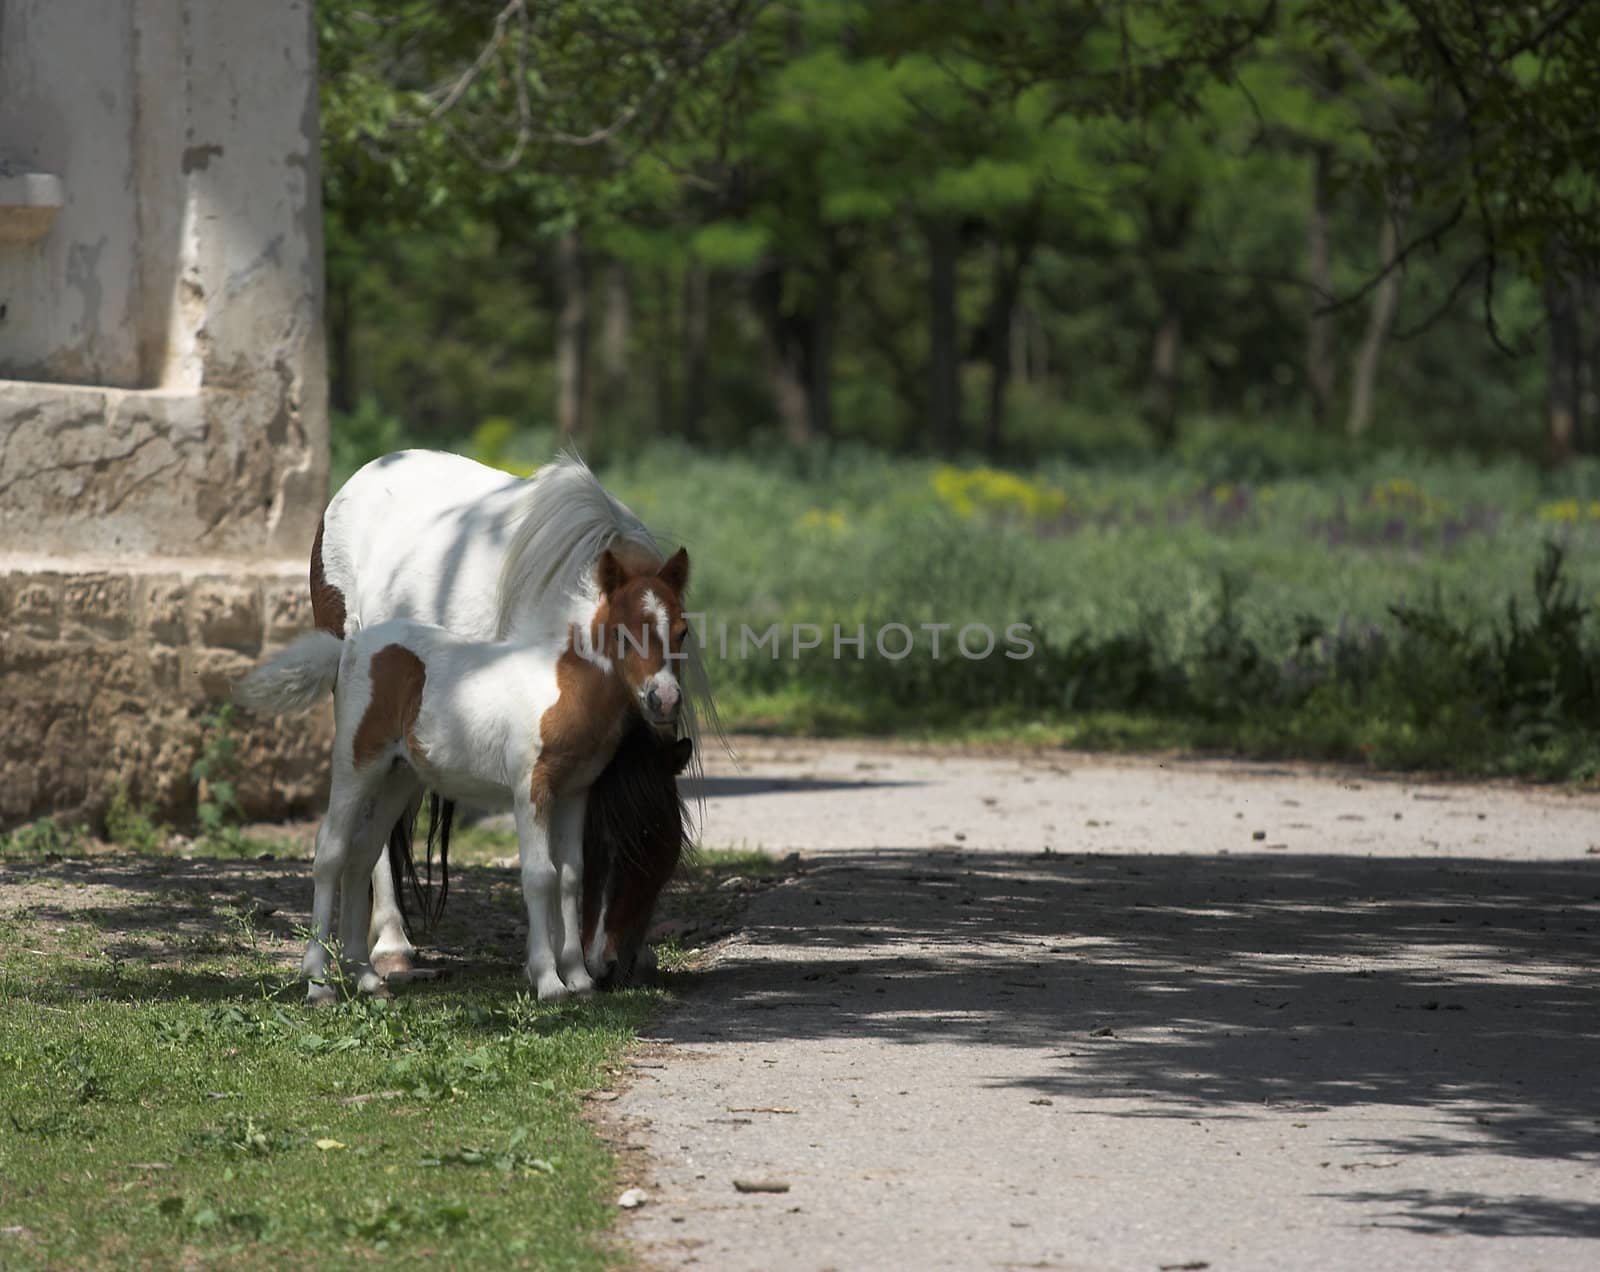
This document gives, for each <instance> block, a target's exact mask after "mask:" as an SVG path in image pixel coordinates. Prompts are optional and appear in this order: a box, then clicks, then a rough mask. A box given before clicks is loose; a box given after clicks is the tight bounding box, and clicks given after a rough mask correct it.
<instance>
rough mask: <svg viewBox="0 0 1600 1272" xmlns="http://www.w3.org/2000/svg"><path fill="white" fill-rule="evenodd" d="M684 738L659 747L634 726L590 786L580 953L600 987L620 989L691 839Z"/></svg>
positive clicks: (650, 735)
mask: <svg viewBox="0 0 1600 1272" xmlns="http://www.w3.org/2000/svg"><path fill="white" fill-rule="evenodd" d="M693 754H694V748H693V745H692V744H691V743H690V741H689V739H688V738H678V739H676V740H674V741H671V742H664V741H661V740H660V739H659V737H658V736H657V735H656V734H655V733H654V731H653V730H650V729H648V728H644V727H637V728H635V729H634V730H633V731H632V732H630V733H629V734H628V735H627V737H625V738H624V739H623V742H622V745H621V746H620V747H619V748H618V749H617V754H616V756H615V757H614V759H613V761H612V763H611V764H609V765H607V766H606V769H605V771H604V772H602V773H601V774H600V777H599V779H598V780H597V781H596V782H595V784H594V785H593V786H591V787H590V788H589V799H588V810H587V814H586V816H585V818H584V825H583V954H584V962H585V963H586V964H587V965H588V968H589V974H590V975H591V976H593V977H594V979H595V983H596V984H598V985H599V986H600V987H601V988H602V989H612V988H616V987H617V986H620V985H625V984H627V983H628V981H629V980H630V979H631V978H632V976H633V974H634V970H635V967H636V965H637V963H638V959H639V954H640V951H641V950H643V948H644V940H645V936H646V934H647V933H648V932H649V930H650V921H651V918H652V917H653V916H654V914H655V908H656V901H657V899H658V898H659V897H660V895H661V890H662V889H663V888H664V887H666V885H667V881H668V880H669V879H671V878H672V874H673V871H674V870H676V869H677V865H678V861H679V859H680V858H681V857H682V855H683V851H684V848H685V845H686V843H687V841H688V835H687V822H686V818H687V814H686V810H685V809H684V806H683V801H682V800H681V799H680V798H679V796H678V784H677V776H678V774H679V773H681V772H683V770H684V768H685V767H687V765H688V763H689V761H690V759H691V758H692V756H693Z"/></svg>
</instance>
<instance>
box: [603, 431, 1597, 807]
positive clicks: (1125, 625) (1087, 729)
mask: <svg viewBox="0 0 1600 1272" xmlns="http://www.w3.org/2000/svg"><path fill="white" fill-rule="evenodd" d="M1223 440H1224V441H1226V442H1227V443H1228V444H1226V445H1224V444H1218V445H1216V446H1214V447H1213V448H1211V449H1209V450H1205V451H1201V452H1196V453H1194V454H1179V455H1177V456H1173V457H1171V458H1167V459H1150V458H1148V457H1142V458H1139V459H1137V460H1134V461H1121V460H1117V459H1114V458H1113V459H1101V460H1100V461H1098V462H1095V463H1093V464H1074V463H1068V462H1056V463H1052V464H1046V465H1041V466H1039V467H1038V468H1036V469H1034V470H1033V471H1030V472H1028V473H1025V474H1017V473H1010V472H1002V471H995V470H991V469H986V468H982V467H978V466H973V465H966V466H947V465H940V464H937V463H934V462H932V461H915V460H897V459H890V458H887V457H884V456H882V455H881V454H877V453H874V452H870V451H862V450H840V451H835V452H833V453H831V454H824V453H812V454H809V455H803V456H794V455H790V454H787V453H783V452H774V453H771V454H764V455H756V456H750V457H746V458H734V457H710V456H706V455H702V454H697V453H694V452H691V451H688V450H685V449H681V448H676V447H672V446H657V447H654V448H651V449H650V450H648V451H647V452H645V453H642V454H640V455H638V456H635V457H633V458H632V459H630V460H628V461H626V462H622V463H614V464H612V465H610V466H609V467H608V468H607V469H606V471H605V474H604V476H605V478H606V480H607V482H608V484H610V485H611V486H612V487H613V488H614V489H616V490H617V491H618V493H619V494H621V495H622V496H623V497H624V498H625V499H627V500H628V501H629V502H630V503H632V504H633V506H634V507H635V508H636V509H637V510H638V511H639V512H640V513H641V515H643V516H644V517H645V518H646V520H647V521H650V522H651V523H652V524H654V525H657V526H659V527H661V528H662V529H663V530H664V531H666V532H667V533H668V534H669V535H671V536H674V537H677V538H680V539H681V540H683V541H684V542H687V543H688V544H689V545H690V548H691V553H692V554H693V557H694V563H695V565H694V570H695V577H694V580H693V599H694V602H695V604H694V606H693V607H692V608H695V609H701V610H704V611H706V612H707V613H708V615H709V617H710V635H711V641H710V651H709V652H710V657H711V662H712V665H713V669H714V672H715V674H716V676H717V679H718V685H719V688H720V690H721V693H722V696H723V699H724V704H725V707H726V709H727V712H728V714H729V715H730V717H731V718H732V719H733V721H734V722H735V723H736V724H740V725H743V726H745V727H767V728H773V729H779V730H789V731H816V730H824V731H830V730H831V731H862V730H866V731H880V732H900V733H929V732H950V731H956V732H961V733H972V732H992V731H997V732H1000V733H1010V734H1016V733H1021V734H1024V735H1026V736H1030V737H1038V738H1046V739H1058V740H1062V741H1067V742H1079V743H1090V744H1095V745H1107V744H1112V745H1116V744H1130V745H1172V744H1176V745H1197V746H1205V747H1216V748H1223V749H1229V750H1235V751H1243V752H1247V753H1252V754H1264V755H1265V754H1271V755H1293V754H1304V755H1313V756H1321V757H1330V758H1343V759H1365V760H1368V761H1371V762H1373V763H1376V764H1381V765H1386V766H1426V767H1430V768H1442V769H1456V770H1462V771H1468V772H1506V773H1517V774H1524V775H1533V776H1546V777H1575V776H1576V777H1581V776H1587V775H1589V774H1591V773H1592V772H1594V771H1595V769H1596V767H1597V761H1600V746H1597V745H1596V742H1597V739H1596V738H1595V735H1594V729H1593V722H1594V721H1595V720H1596V718H1597V716H1596V712H1595V708H1596V706H1597V705H1600V704H1597V702H1596V692H1595V667H1596V656H1597V651H1600V632H1597V629H1596V624H1595V621H1594V617H1593V613H1592V608H1591V603H1592V602H1593V601H1594V600H1595V599H1596V596H1597V593H1600V568H1597V565H1600V562H1597V560H1596V556H1595V553H1594V551H1593V548H1594V546H1595V542H1596V539H1597V537H1600V502H1597V500H1596V498H1595V496H1600V482H1597V480H1596V478H1597V476H1600V474H1597V472H1596V471H1595V470H1593V469H1590V468H1582V467H1580V468H1577V469H1572V470H1567V471H1565V472H1563V473H1561V474H1557V475H1547V474H1544V473H1542V472H1540V471H1539V470H1537V469H1535V468H1533V467H1531V466H1528V465H1525V464H1521V463H1517V462H1503V463H1498V464H1484V463H1481V462H1479V461H1476V460H1471V459H1451V458H1437V457H1434V458H1419V457H1415V456H1407V455H1403V454H1376V455H1374V454H1368V455H1353V454H1349V453H1345V452H1342V451H1339V450H1337V449H1329V448H1327V447H1325V446H1324V447H1320V448H1306V449H1303V450H1302V452H1300V453H1296V452H1293V451H1292V450H1285V449H1284V448H1282V447H1281V446H1279V447H1278V448H1277V449H1274V447H1273V446H1272V445H1262V446H1255V447H1253V446H1252V445H1251V444H1250V443H1249V439H1248V438H1246V439H1243V440H1241V439H1239V438H1237V437H1235V438H1232V439H1231V440H1230V439H1226V438H1225V439H1223ZM774 623H776V624H778V625H779V637H780V641H781V649H780V650H779V651H778V652H779V656H778V657H776V658H774V657H773V656H772V646H771V645H770V644H769V645H766V646H763V647H761V648H760V649H756V648H755V647H754V646H753V644H752V643H751V642H750V641H748V640H746V641H745V642H744V645H743V648H742V649H741V643H740V640H739V637H740V633H741V628H742V627H748V628H750V629H751V631H752V632H753V633H764V632H765V631H766V630H767V629H768V628H769V627H770V625H772V624H774ZM888 623H899V624H904V625H905V626H907V627H909V628H910V629H911V631H912V633H913V634H914V635H915V637H916V647H915V650H914V652H913V653H912V654H911V656H909V657H905V658H900V659H894V658H890V657H886V656H885V655H884V654H883V653H881V652H880V651H879V650H878V649H877V648H875V643H874V640H873V635H874V633H875V632H877V630H878V629H879V628H880V627H882V626H883V625H884V624H888ZM1015 623H1026V624H1028V625H1029V627H1030V628H1031V633H1032V641H1033V644H1034V651H1033V656H1032V657H1029V658H1026V659H1009V658H1006V657H1004V650H1005V648H1006V645H1005V643H1004V639H1003V633H1004V632H1005V630H1006V628H1007V627H1008V625H1011V624H1015ZM724 624H725V625H726V628H727V631H728V645H727V649H726V654H725V655H724V653H723V651H722V649H721V648H720V644H721V642H720V641H719V640H718V639H717V634H718V631H719V627H720V626H721V625H724ZM806 624H810V625H815V627H816V628H819V629H820V635H821V647H820V648H816V649H811V650H802V651H801V652H800V653H799V655H798V656H794V650H795V635H796V631H797V630H798V633H799V638H800V643H801V644H802V645H804V644H806V643H809V641H810V640H812V639H814V638H815V637H816V636H817V635H818V633H817V632H815V631H813V630H812V629H811V628H810V627H806V626H802V625H806ZM923 624H948V625H949V626H948V627H946V628H945V629H944V630H943V631H942V632H941V637H940V640H941V649H940V655H941V656H940V657H938V658H935V657H933V654H932V633H931V632H930V631H928V630H926V629H924V628H923V626H922V625H923ZM967 624H982V625H985V626H987V627H988V628H990V629H992V630H993V631H994V632H995V633H996V634H997V635H999V636H1000V637H1001V640H1000V643H999V645H998V646H997V648H996V651H995V652H994V653H993V654H992V655H991V656H990V657H988V658H985V659H981V660H975V659H967V658H964V657H962V656H960V655H959V654H958V653H956V652H955V651H954V650H953V648H952V645H953V639H954V635H955V633H956V632H958V631H959V630H960V629H961V628H962V627H963V626H965V625H967ZM835 625H838V626H839V627H841V628H842V629H843V634H844V635H845V636H846V637H849V636H853V635H855V634H856V632H857V629H858V627H864V628H865V630H866V634H867V639H866V641H865V647H864V648H862V649H858V648H857V647H856V646H854V645H853V644H844V645H842V646H841V647H840V650H839V652H840V654H841V655H842V656H840V657H835V656H834V652H835V651H834V648H833V639H832V637H833V629H834V626H835ZM897 639H903V638H897ZM894 648H895V642H891V649H894Z"/></svg>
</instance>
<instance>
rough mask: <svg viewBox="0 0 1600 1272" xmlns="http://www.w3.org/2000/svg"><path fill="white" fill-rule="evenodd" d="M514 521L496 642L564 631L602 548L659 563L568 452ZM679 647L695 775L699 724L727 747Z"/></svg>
mask: <svg viewBox="0 0 1600 1272" xmlns="http://www.w3.org/2000/svg"><path fill="white" fill-rule="evenodd" d="M513 524H514V527H515V528H514V529H513V531H512V535H511V541H510V542H509V543H508V544H507V545H506V553H505V564H504V565H503V566H502V567H501V569H500V581H499V584H498V586H497V588H496V592H495V628H496V631H497V633H498V635H499V636H500V638H501V639H502V640H504V639H506V638H508V637H511V636H517V637H520V638H522V639H528V640H538V639H543V638H545V637H548V636H550V635H555V634H564V633H565V631H566V625H567V622H568V617H569V615H570V614H571V612H572V609H573V606H574V603H576V602H582V601H585V600H592V599H595V598H596V594H597V590H598V589H597V584H596V582H595V563H596V562H597V561H599V559H600V554H601V553H602V552H604V551H605V550H606V549H607V548H610V549H611V550H612V551H619V550H621V551H622V552H623V554H624V555H635V556H639V557H642V558H644V559H645V560H648V561H651V562H653V563H656V564H659V563H661V562H662V561H664V560H666V554H665V553H664V552H662V550H661V545H660V544H659V543H657V542H656V540H655V536H654V535H652V534H651V533H650V531H649V530H648V529H646V528H645V524H644V522H642V521H640V520H639V518H638V517H636V516H634V515H633V513H632V512H631V511H630V510H629V509H628V507H627V505H626V504H624V503H623V502H622V501H621V500H620V499H617V498H616V497H615V496H613V495H612V494H611V493H610V492H609V491H607V490H606V488H605V487H604V486H602V485H601V484H600V481H599V479H598V478H597V477H596V476H595V475H594V474H593V473H592V472H590V471H589V466H588V465H587V464H585V463H584V462H583V460H581V459H579V458H578V457H577V456H576V455H573V454H563V455H560V456H558V457H557V458H556V459H555V460H554V461H553V462H552V463H549V464H547V465H545V466H544V467H543V468H541V469H540V470H539V471H538V472H537V473H535V474H534V475H533V477H532V478H531V479H530V480H529V481H528V484H527V488H526V490H525V492H524V493H523V496H522V498H521V500H520V501H519V504H518V511H517V513H516V515H515V517H514V522H513ZM628 549H632V550H633V551H632V553H629V552H627V550H628ZM685 649H686V651H687V654H688V656H687V657H686V658H685V659H684V661H683V665H682V666H681V667H680V668H679V673H680V674H679V682H680V684H681V685H682V687H683V695H684V696H683V706H682V708H681V709H680V720H681V726H682V732H683V733H684V735H685V736H687V737H688V738H689V740H690V741H692V742H693V743H694V759H693V760H692V761H691V764H692V771H693V772H694V773H695V774H696V775H698V774H699V771H700V745H701V731H702V728H703V726H704V725H705V724H706V723H709V724H710V726H711V729H712V732H713V733H714V734H715V735H716V737H717V740H718V741H719V742H721V744H722V746H723V747H724V749H730V748H728V740H727V737H726V735H725V734H724V733H723V730H722V721H721V720H720V719H718V717H717V706H716V702H715V700H714V699H713V698H712V696H711V680H710V678H709V677H708V676H707V675H706V669H705V660H704V659H702V658H701V656H700V649H699V646H698V645H697V644H696V643H695V642H694V641H692V640H691V641H689V642H688V643H687V644H686V646H685ZM730 754H731V749H730Z"/></svg>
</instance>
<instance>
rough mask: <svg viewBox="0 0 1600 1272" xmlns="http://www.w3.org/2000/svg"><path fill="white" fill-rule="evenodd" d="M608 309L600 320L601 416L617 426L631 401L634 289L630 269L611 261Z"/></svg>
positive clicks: (607, 281)
mask: <svg viewBox="0 0 1600 1272" xmlns="http://www.w3.org/2000/svg"><path fill="white" fill-rule="evenodd" d="M604 296H605V310H604V313H603V315H602V317H601V320H600V402H599V414H600V416H601V417H602V418H603V419H604V420H605V421H606V423H607V425H608V426H611V425H614V423H615V420H616V417H617V416H618V415H620V414H621V413H622V411H623V410H624V408H625V407H626V405H627V401H628V380H629V376H628V353H629V349H628V346H629V344H630V343H631V341H632V337H633V289H632V286H631V284H630V281H629V278H628V267H627V266H626V265H624V264H623V263H622V262H621V261H608V262H607V263H606V268H605V288H604Z"/></svg>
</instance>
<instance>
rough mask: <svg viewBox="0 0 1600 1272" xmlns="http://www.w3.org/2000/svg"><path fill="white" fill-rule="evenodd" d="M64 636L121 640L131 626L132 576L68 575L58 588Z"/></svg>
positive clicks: (79, 638)
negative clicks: (63, 583) (71, 576)
mask: <svg viewBox="0 0 1600 1272" xmlns="http://www.w3.org/2000/svg"><path fill="white" fill-rule="evenodd" d="M61 609H62V635H63V637H64V638H65V639H68V640H125V639H126V638H127V637H128V635H129V633H130V631H131V630H132V626H133V580H132V579H130V578H129V577H128V576H127V575H126V574H86V575H79V576H77V577H74V578H69V579H68V580H67V582H66V584H65V585H64V586H63V588H62V592H61Z"/></svg>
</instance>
